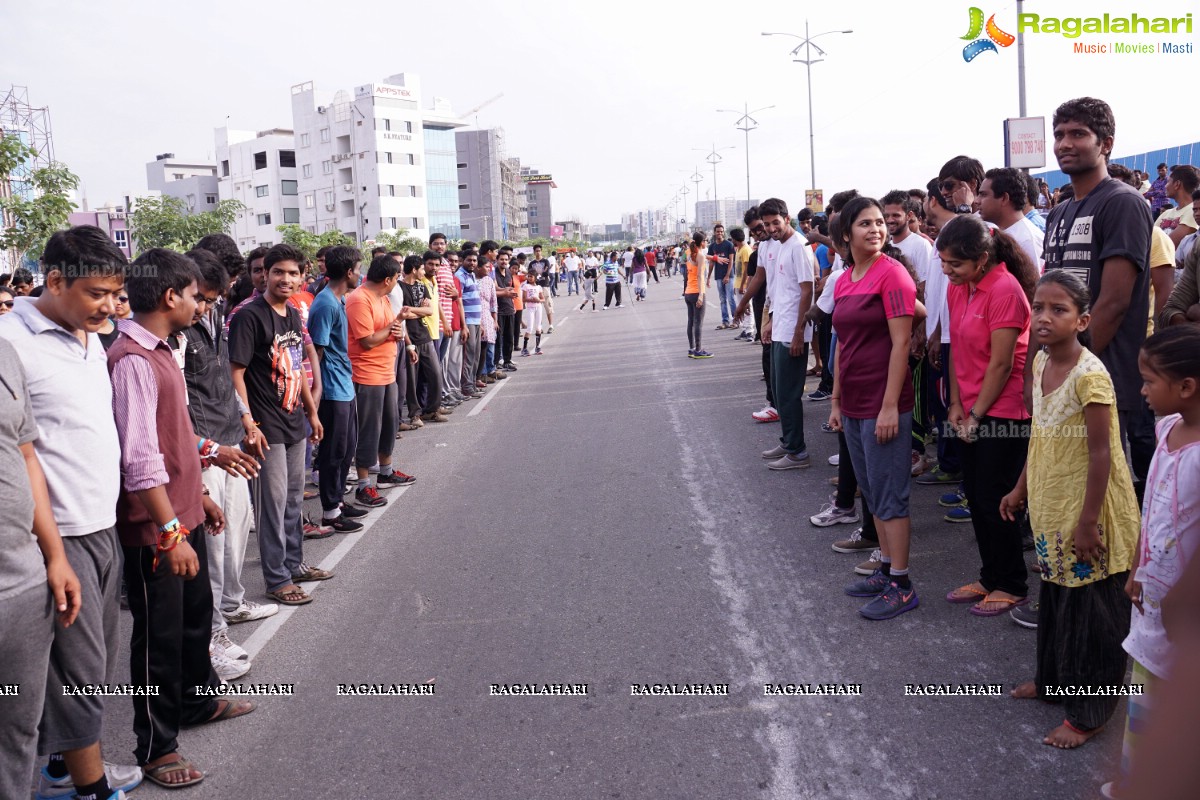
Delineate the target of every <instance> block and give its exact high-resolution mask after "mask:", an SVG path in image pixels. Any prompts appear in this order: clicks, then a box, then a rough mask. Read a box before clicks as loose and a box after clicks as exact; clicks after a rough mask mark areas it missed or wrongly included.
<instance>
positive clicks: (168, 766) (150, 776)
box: [142, 756, 204, 789]
mask: <svg viewBox="0 0 1200 800" xmlns="http://www.w3.org/2000/svg"><path fill="white" fill-rule="evenodd" d="M192 770H196V772H200V770H198V769H196V765H195V764H193V763H192V762H191V761H188V760H187V759H186V758H184V757H183V756H179V758H178V759H176V760H175V761H168V762H167V763H165V764H159V765H158V766H157V767H142V776H143V777H145V779H146V780H148V781H150V782H151V783H156V784H158V785H159V786H161V787H163V788H164V789H182V788H183V787H185V786H195V785H196V784H197V783H199V782H200V781H202V780H204V773H203V772H200V777H199V778H190V779H188V780H186V781H182V782H180V783H171V782H170V781H167V780H166V779H165V778H163V776H164V775H166V774H167V773H169V772H190V771H192Z"/></svg>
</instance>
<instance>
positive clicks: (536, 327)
mask: <svg viewBox="0 0 1200 800" xmlns="http://www.w3.org/2000/svg"><path fill="white" fill-rule="evenodd" d="M544 297H545V294H544V290H543V289H542V287H541V286H538V284H537V279H536V276H535V277H534V278H531V279H529V280H526V281H525V285H524V286H522V287H521V298H522V299H523V300H524V301H525V341H524V343H523V344H522V345H521V355H523V356H527V355H529V334H530V332H532V333H533V336H534V339H533V344H534V348H535V352H534V355H538V356H540V355H541V354H542V303H543V302H544Z"/></svg>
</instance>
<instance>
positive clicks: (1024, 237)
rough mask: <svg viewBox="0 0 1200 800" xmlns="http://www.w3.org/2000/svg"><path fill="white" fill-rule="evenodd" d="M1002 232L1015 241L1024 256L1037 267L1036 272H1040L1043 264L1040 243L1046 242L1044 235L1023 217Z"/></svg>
mask: <svg viewBox="0 0 1200 800" xmlns="http://www.w3.org/2000/svg"><path fill="white" fill-rule="evenodd" d="M1004 232H1005V233H1007V234H1008V235H1009V236H1011V237H1012V238H1013V239H1015V240H1016V242H1017V244H1018V245H1020V246H1021V249H1022V250H1024V251H1025V255H1027V256H1029V260H1030V261H1032V262H1033V264H1034V266H1036V267H1037V270H1038V272H1041V271H1042V265H1043V263H1045V262H1044V261H1043V260H1042V243H1043V242H1044V241H1045V240H1046V234H1045V233H1043V232H1042V231H1041V230H1040V229H1039V228H1038V226H1037V225H1034V224H1033V223H1032V222H1030V221H1029V220H1028V219H1027V218H1025V217H1021V218H1020V219H1019V220H1017V221H1016V223H1014V224H1013V225H1011V226H1009V227H1007V228H1005V229H1004Z"/></svg>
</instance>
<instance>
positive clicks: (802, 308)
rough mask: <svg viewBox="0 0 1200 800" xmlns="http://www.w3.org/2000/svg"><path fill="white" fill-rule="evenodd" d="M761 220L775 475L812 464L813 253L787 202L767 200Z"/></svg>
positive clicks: (770, 452)
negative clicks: (808, 413)
mask: <svg viewBox="0 0 1200 800" xmlns="http://www.w3.org/2000/svg"><path fill="white" fill-rule="evenodd" d="M758 213H759V216H760V217H761V219H762V222H763V225H764V226H765V227H766V230H767V233H768V234H770V236H771V242H769V243H764V246H760V248H759V254H758V269H762V270H765V271H766V272H765V273H764V274H765V276H766V279H767V299H768V301H769V302H770V304H771V313H772V317H771V381H772V389H773V391H772V394H773V396H774V399H775V409H776V410H777V411H778V412H779V422H780V424H781V427H782V435H781V436H780V437H779V446H778V447H773V448H771V449H770V450H766V451H764V452H763V454H762V455H763V458H766V459H770V463H768V464H767V466H768V467H769V468H770V469H773V470H784V469H803V468H805V467H808V466H809V465H811V463H812V461H811V460H810V459H809V457H808V449H807V448H806V447H805V445H804V379H805V374H806V372H807V370H808V348H807V347H805V341H804V340H805V335H804V333H805V328H806V327H807V323H806V317H807V315H808V309H809V307H810V306H811V305H812V299H813V259H812V251H811V250H810V249H809V248H808V243H807V242H806V241H805V239H804V237H803V236H800V235H798V234H797V233H796V231H795V229H794V228H792V224H791V218H790V217H789V216H788V208H787V203H785V202H784V201H782V200H780V199H778V198H774V197H773V198H770V199H769V200H764V201H763V202H762V203H761V204H760V205H759V207H758Z"/></svg>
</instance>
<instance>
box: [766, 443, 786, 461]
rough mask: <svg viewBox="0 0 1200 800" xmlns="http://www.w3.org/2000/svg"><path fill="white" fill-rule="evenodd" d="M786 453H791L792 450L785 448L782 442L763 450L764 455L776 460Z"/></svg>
mask: <svg viewBox="0 0 1200 800" xmlns="http://www.w3.org/2000/svg"><path fill="white" fill-rule="evenodd" d="M786 455H790V451H789V450H787V449H786V448H784V446H783V445H781V444H779V445H775V446H774V447H772V448H771V449H770V450H763V451H762V457H763V458H766V459H769V460H771V461H774V460H775V459H777V458H783V457H784V456H786Z"/></svg>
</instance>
